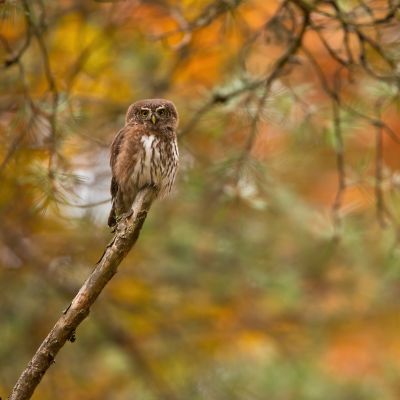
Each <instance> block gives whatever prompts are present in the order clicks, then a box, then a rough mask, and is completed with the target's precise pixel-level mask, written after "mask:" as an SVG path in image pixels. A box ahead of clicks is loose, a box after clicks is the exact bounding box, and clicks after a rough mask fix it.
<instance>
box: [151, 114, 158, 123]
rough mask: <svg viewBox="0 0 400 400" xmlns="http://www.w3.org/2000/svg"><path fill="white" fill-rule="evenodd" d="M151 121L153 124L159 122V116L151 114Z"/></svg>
mask: <svg viewBox="0 0 400 400" xmlns="http://www.w3.org/2000/svg"><path fill="white" fill-rule="evenodd" d="M151 122H152V123H153V125H154V124H155V123H156V122H157V117H156V116H155V115H154V114H151Z"/></svg>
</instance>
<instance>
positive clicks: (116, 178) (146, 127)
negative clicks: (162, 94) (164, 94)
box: [108, 99, 178, 226]
mask: <svg viewBox="0 0 400 400" xmlns="http://www.w3.org/2000/svg"><path fill="white" fill-rule="evenodd" d="M177 125H178V113H177V111H176V108H175V106H174V104H173V103H172V102H171V101H168V100H164V99H148V100H140V101H137V102H136V103H134V104H132V105H131V106H130V107H129V108H128V111H127V113H126V117H125V126H124V127H123V128H122V129H121V130H120V131H119V132H118V133H117V134H116V136H115V138H114V140H113V142H112V145H111V157H110V165H111V170H112V180H111V196H112V208H111V212H110V216H109V217H108V225H109V226H114V225H115V224H116V222H117V218H118V217H120V216H121V215H122V214H124V213H126V212H128V211H130V209H131V207H132V203H133V201H134V200H135V197H136V195H137V193H138V191H139V190H140V189H142V188H143V187H145V186H149V185H151V186H154V187H155V188H156V189H157V193H158V196H162V195H165V194H168V193H169V192H170V190H171V187H172V185H173V183H174V181H175V176H176V172H177V169H178V146H177V142H176V128H177Z"/></svg>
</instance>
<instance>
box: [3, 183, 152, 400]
mask: <svg viewBox="0 0 400 400" xmlns="http://www.w3.org/2000/svg"><path fill="white" fill-rule="evenodd" d="M154 198H155V191H154V189H153V188H145V189H142V190H141V191H140V192H139V193H138V195H137V197H136V199H135V202H134V204H133V207H132V210H133V213H132V214H131V215H130V216H129V217H127V218H125V219H123V220H122V221H120V222H119V224H118V227H117V231H116V233H115V236H114V237H113V239H112V240H111V242H110V243H109V244H108V245H107V247H106V249H105V251H104V253H103V255H102V257H101V259H100V260H99V261H98V263H97V264H96V266H95V268H94V270H93V272H92V273H91V274H90V276H89V277H88V278H87V279H86V281H85V283H84V284H83V285H82V287H81V289H80V290H79V292H78V294H77V295H76V296H75V298H74V299H73V300H72V303H71V305H70V306H69V307H68V309H67V310H66V311H64V314H63V315H62V316H61V317H60V319H59V320H58V321H57V322H56V324H55V325H54V327H53V329H52V330H51V331H50V333H49V334H48V335H47V337H46V339H45V340H44V341H43V343H42V344H41V345H40V347H39V349H38V350H37V352H36V354H35V355H34V356H33V358H32V360H31V361H30V362H29V364H28V366H27V367H26V369H25V370H24V372H23V373H22V374H21V376H20V377H19V379H18V381H17V383H16V384H15V386H14V388H13V391H12V393H11V395H10V396H9V400H25V399H30V398H31V396H32V394H33V392H34V390H35V389H36V387H37V386H38V384H39V383H40V381H41V379H42V377H43V376H44V374H45V373H46V371H47V369H48V368H49V367H50V365H51V364H52V363H54V359H55V356H56V355H57V353H58V352H59V350H60V349H61V348H62V347H63V346H64V344H65V342H66V341H67V340H74V334H75V329H76V328H77V327H78V325H79V324H80V323H81V322H82V321H83V320H84V319H85V318H86V317H87V316H88V314H89V311H90V307H91V306H92V304H93V303H94V302H95V301H96V299H97V297H98V296H99V294H100V293H101V291H102V290H103V288H104V287H105V285H106V284H107V283H108V281H109V280H110V279H111V278H112V277H113V276H114V275H115V273H116V272H117V269H118V266H119V264H120V263H121V261H122V260H123V259H124V257H125V256H126V255H127V253H128V252H129V250H130V249H131V248H132V246H133V245H134V244H135V242H136V240H137V238H138V237H139V233H140V230H141V228H142V226H143V223H144V221H145V219H146V216H147V212H148V210H149V208H150V206H151V203H152V202H153V200H154Z"/></svg>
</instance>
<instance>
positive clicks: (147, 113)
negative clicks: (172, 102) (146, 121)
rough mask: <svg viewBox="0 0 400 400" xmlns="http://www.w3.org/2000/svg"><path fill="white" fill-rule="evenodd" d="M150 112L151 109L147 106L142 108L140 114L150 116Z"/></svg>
mask: <svg viewBox="0 0 400 400" xmlns="http://www.w3.org/2000/svg"><path fill="white" fill-rule="evenodd" d="M149 114H150V110H147V109H146V108H142V109H141V110H140V115H141V116H142V117H148V116H149Z"/></svg>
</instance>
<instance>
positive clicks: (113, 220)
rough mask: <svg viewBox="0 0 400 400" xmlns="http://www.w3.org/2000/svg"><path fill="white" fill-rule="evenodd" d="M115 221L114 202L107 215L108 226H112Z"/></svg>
mask: <svg viewBox="0 0 400 400" xmlns="http://www.w3.org/2000/svg"><path fill="white" fill-rule="evenodd" d="M116 223H117V218H116V215H115V204H114V202H113V203H112V206H111V211H110V215H109V216H108V226H109V227H111V228H112V227H113V226H114V225H115V224H116Z"/></svg>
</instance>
